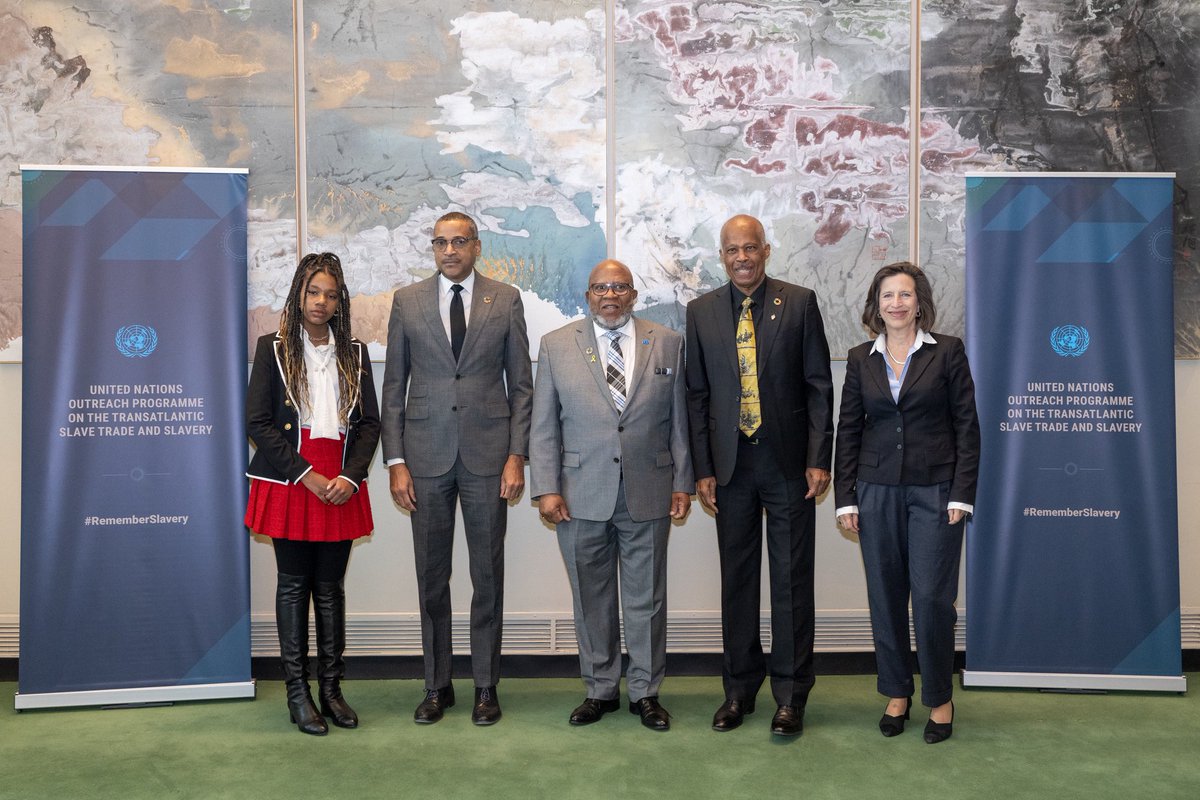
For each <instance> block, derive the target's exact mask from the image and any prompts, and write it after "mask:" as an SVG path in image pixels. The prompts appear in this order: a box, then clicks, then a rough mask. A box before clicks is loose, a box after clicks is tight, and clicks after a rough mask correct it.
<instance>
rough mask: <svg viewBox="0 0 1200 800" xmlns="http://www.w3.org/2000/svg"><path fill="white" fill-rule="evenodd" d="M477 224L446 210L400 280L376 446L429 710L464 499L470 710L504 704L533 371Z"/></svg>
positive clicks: (442, 705) (443, 645)
mask: <svg viewBox="0 0 1200 800" xmlns="http://www.w3.org/2000/svg"><path fill="white" fill-rule="evenodd" d="M480 249H481V246H480V243H479V231H478V228H477V227H476V225H475V222H474V220H472V219H471V218H470V217H468V216H467V215H466V214H460V213H458V212H451V213H449V214H446V215H445V216H443V217H442V218H441V219H439V220H438V221H437V224H436V225H435V226H434V229H433V258H434V262H435V263H436V264H437V268H438V274H437V275H434V276H432V277H430V278H428V279H426V280H423V281H420V282H419V283H415V284H413V285H411V286H406V287H404V288H402V289H398V290H396V293H395V294H394V295H393V298H392V314H391V319H390V321H389V323H388V349H387V362H386V364H385V370H384V379H383V403H382V410H381V417H382V422H383V435H382V440H383V458H384V463H385V464H387V467H388V473H389V479H390V484H391V492H392V498H393V499H394V500H395V501H396V503H397V504H398V505H400V507H401V508H404V509H406V510H408V511H410V512H411V513H412V530H413V548H414V550H415V553H416V567H417V590H418V593H419V595H420V607H421V644H422V646H423V649H424V654H425V697H424V699H423V700H422V701H421V704H420V705H419V706H417V710H416V712H415V714H414V715H413V717H414V719H415V720H416V721H417V722H419V723H426V724H428V723H433V722H437V721H438V720H439V719H441V718H442V715H443V713H444V712H445V709H447V708H449V707H450V706H453V705H454V687H453V685H452V684H451V683H450V656H451V640H450V564H451V547H452V545H453V542H454V506H455V501H456V500H461V503H462V513H463V522H464V526H465V528H466V538H467V550H468V553H469V560H470V570H471V585H472V587H473V589H474V594H473V596H472V598H471V672H472V676H473V678H474V681H475V705H474V708H473V710H472V712H471V720H472V722H474V723H475V724H476V725H490V724H492V723H494V722H496V720H498V719H499V718H500V702H499V699H498V697H497V695H496V683H497V682H498V681H499V678H500V639H501V623H502V619H503V614H504V534H505V530H506V527H507V522H508V506H507V503H508V501H510V500H515V499H516V498H517V497H518V496H520V494H521V491H522V489H524V487H525V455H526V451H527V449H528V444H529V412H530V403H531V400H532V388H533V377H532V368H531V366H530V362H529V337H528V334H526V332H525V312H524V308H523V307H522V304H521V294H520V292H518V291H517V290H516V289H514V288H513V287H511V286H508V285H507V284H503V283H499V282H497V281H494V280H491V279H490V278H487V277H485V276H483V275H480V274H479V273H478V272H476V271H475V260H476V259H477V258H478V257H479V254H480Z"/></svg>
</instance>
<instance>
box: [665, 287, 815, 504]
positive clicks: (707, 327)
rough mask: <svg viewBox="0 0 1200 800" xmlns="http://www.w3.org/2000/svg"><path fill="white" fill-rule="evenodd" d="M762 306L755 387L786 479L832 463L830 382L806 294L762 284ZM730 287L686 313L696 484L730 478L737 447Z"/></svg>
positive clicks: (738, 388)
mask: <svg viewBox="0 0 1200 800" xmlns="http://www.w3.org/2000/svg"><path fill="white" fill-rule="evenodd" d="M766 288H767V292H766V296H765V304H766V307H765V308H764V309H763V313H762V322H760V323H757V324H756V325H755V329H754V334H755V340H756V341H757V343H758V388H759V395H760V396H761V397H762V416H763V432H764V434H765V437H766V441H767V445H768V446H769V447H770V448H771V452H772V454H773V455H774V456H775V459H776V461H777V462H778V463H779V466H780V468H781V470H782V471H783V476H784V477H786V478H788V479H797V478H803V477H804V470H805V469H806V468H808V467H817V468H820V469H825V470H827V469H829V468H830V466H831V461H832V457H833V376H832V374H831V372H830V369H829V343H828V342H827V341H826V340H825V324H824V322H822V320H821V312H820V310H819V309H818V308H817V296H816V294H814V293H813V291H812V290H811V289H806V288H804V287H803V286H797V285H796V284H794V283H786V282H784V281H781V280H776V279H775V278H767V279H766ZM732 291H733V288H732V285H731V284H729V283H726V284H725V285H724V286H721V287H718V288H716V289H714V290H713V291H711V292H709V293H708V294H705V295H703V296H701V297H698V298H696V299H695V300H693V301H692V302H690V303H688V307H687V350H686V358H687V366H686V369H685V372H686V374H687V393H688V423H689V428H690V435H691V444H692V467H693V469H694V470H695V474H696V479H697V480H699V479H700V478H708V477H716V479H717V483H718V484H720V485H721V486H724V485H725V484H727V483H729V479H730V478H731V477H732V476H733V467H734V462H735V461H736V460H737V448H738V413H739V410H740V407H741V402H740V400H741V391H742V383H741V375H740V373H739V371H738V360H737V345H736V344H735V342H734V336H735V334H736V332H737V322H736V320H735V319H734V309H733V299H732V297H731V292H732Z"/></svg>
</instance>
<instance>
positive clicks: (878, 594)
mask: <svg viewBox="0 0 1200 800" xmlns="http://www.w3.org/2000/svg"><path fill="white" fill-rule="evenodd" d="M949 500H950V484H949V482H945V483H939V484H934V485H931V486H883V485H880V484H874V483H864V482H863V481H859V482H858V519H859V536H858V540H859V544H860V546H861V548H862V557H863V567H864V568H865V570H866V576H867V600H868V602H869V604H870V607H871V630H872V632H873V634H874V638H875V663H876V667H877V669H878V670H879V680H878V684H877V687H878V689H879V693H880V694H882V695H885V696H887V697H908V696H910V695H912V693H913V664H912V648H911V646H910V644H909V642H910V640H909V635H908V607H909V597H910V596H911V598H912V620H913V630H914V632H915V634H916V637H915V638H916V641H917V662H918V664H919V665H920V669H921V702H922V703H924V704H925V705H927V706H930V707H933V706H940V705H942V704H943V703H947V702H949V700H950V696H951V694H952V690H953V677H954V624H955V622H957V621H958V612H956V611H955V610H954V600H955V598H956V597H957V596H958V565H959V557H960V555H961V554H962V540H963V524H962V523H961V522H960V523H959V524H958V525H953V526H952V525H950V523H949V521H948V520H947V516H946V504H947V503H948V502H949Z"/></svg>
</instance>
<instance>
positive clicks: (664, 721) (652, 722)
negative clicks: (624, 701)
mask: <svg viewBox="0 0 1200 800" xmlns="http://www.w3.org/2000/svg"><path fill="white" fill-rule="evenodd" d="M629 713H630V714H637V715H638V716H640V717H641V718H642V724H643V725H645V726H646V727H647V728H649V729H650V730H652V731H668V730H670V729H671V715H670V714H668V713H667V710H666V709H665V708H663V707H662V706H661V705H659V704H658V698H657V697H643V698H642V699H641V700H637V701H634V700H630V701H629Z"/></svg>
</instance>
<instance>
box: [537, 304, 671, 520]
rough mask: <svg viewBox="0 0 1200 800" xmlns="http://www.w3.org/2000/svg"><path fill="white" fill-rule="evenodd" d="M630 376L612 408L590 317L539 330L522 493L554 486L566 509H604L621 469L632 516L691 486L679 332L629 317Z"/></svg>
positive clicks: (665, 510)
mask: <svg viewBox="0 0 1200 800" xmlns="http://www.w3.org/2000/svg"><path fill="white" fill-rule="evenodd" d="M634 326H635V330H636V332H637V336H636V338H635V341H634V343H633V346H634V347H635V348H637V355H636V358H635V362H634V368H633V369H634V377H633V381H632V386H631V387H630V389H629V393H628V399H627V401H626V403H625V410H624V412H622V413H620V414H618V413H617V408H616V406H615V405H614V404H613V400H612V395H611V394H610V392H609V389H608V382H607V381H606V380H605V377H604V371H603V369H602V361H601V358H600V355H599V349H600V347H602V346H605V345H598V344H597V343H596V334H595V328H594V326H593V324H592V320H591V317H587V318H584V319H582V320H580V321H577V322H572V323H569V324H568V325H565V326H563V327H562V328H559V329H558V330H556V331H553V332H551V333H548V334H546V335H545V336H544V337H543V338H542V344H541V351H540V354H539V356H538V372H537V382H536V385H535V387H534V392H533V420H534V422H533V433H532V435H531V437H530V442H529V467H530V470H529V472H530V494H531V496H533V497H535V498H536V497H539V496H541V495H544V494H561V495H562V496H563V498H564V499H565V500H566V502H567V509H568V511H569V512H570V514H571V516H572V517H573V518H574V517H578V518H579V519H588V520H597V521H603V520H608V519H611V518H612V515H613V510H614V508H615V507H616V502H617V490H618V487H619V486H620V482H621V478H622V475H623V476H624V479H625V499H626V503H627V505H628V508H629V515H630V516H631V517H632V518H633V519H634V521H636V522H645V521H647V520H652V519H661V518H663V517H666V516H667V515H668V514H669V513H670V509H671V493H672V492H687V493H689V494H690V493H691V492H692V491H693V489H694V481H693V479H692V460H691V455H690V454H689V453H688V431H687V400H686V395H685V393H684V376H683V337H682V336H680V335H679V334H678V333H676V332H675V331H672V330H670V329H668V328H664V327H662V326H660V325H655V324H654V323H652V322H646V321H645V320H641V319H635V321H634Z"/></svg>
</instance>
